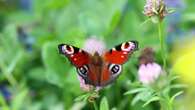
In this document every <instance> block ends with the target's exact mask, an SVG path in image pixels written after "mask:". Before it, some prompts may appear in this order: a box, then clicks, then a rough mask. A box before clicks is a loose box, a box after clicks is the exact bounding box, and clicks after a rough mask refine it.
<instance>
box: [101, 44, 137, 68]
mask: <svg viewBox="0 0 195 110" xmlns="http://www.w3.org/2000/svg"><path fill="white" fill-rule="evenodd" d="M137 49H138V42H137V41H129V42H124V43H122V44H119V45H117V46H115V47H114V48H112V49H110V50H109V51H107V52H106V53H105V54H104V59H105V61H107V62H110V63H113V64H124V63H125V62H126V61H127V60H128V58H129V55H131V54H132V53H133V52H134V51H135V50H137Z"/></svg>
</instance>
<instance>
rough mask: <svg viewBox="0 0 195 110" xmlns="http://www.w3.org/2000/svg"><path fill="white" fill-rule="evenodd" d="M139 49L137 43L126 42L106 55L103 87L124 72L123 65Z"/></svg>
mask: <svg viewBox="0 0 195 110" xmlns="http://www.w3.org/2000/svg"><path fill="white" fill-rule="evenodd" d="M137 49H138V42H137V41H129V42H124V43H122V44H119V45H117V46H115V47H114V48H112V49H110V50H109V51H107V52H106V53H105V54H104V55H103V58H104V62H105V63H104V67H103V69H102V74H101V85H103V86H104V85H107V84H109V83H111V82H112V81H114V80H115V79H116V78H117V77H118V76H119V74H120V73H121V71H122V64H124V63H125V62H127V60H128V59H129V55H131V54H132V53H133V52H134V51H135V50H137Z"/></svg>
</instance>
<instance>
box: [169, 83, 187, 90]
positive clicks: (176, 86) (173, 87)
mask: <svg viewBox="0 0 195 110" xmlns="http://www.w3.org/2000/svg"><path fill="white" fill-rule="evenodd" d="M187 87H188V86H187V85H186V84H173V85H171V86H170V88H171V89H180V88H187Z"/></svg>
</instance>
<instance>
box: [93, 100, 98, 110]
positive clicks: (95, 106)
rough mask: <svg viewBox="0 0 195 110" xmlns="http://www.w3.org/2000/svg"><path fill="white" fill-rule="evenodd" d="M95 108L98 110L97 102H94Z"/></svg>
mask: <svg viewBox="0 0 195 110" xmlns="http://www.w3.org/2000/svg"><path fill="white" fill-rule="evenodd" d="M93 106H94V110H98V106H97V103H96V101H93Z"/></svg>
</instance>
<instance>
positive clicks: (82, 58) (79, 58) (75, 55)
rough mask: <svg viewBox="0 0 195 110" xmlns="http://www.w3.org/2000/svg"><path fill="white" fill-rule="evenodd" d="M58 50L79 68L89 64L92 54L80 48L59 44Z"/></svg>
mask: <svg viewBox="0 0 195 110" xmlns="http://www.w3.org/2000/svg"><path fill="white" fill-rule="evenodd" d="M58 50H59V53H60V54H63V55H65V56H66V57H68V59H69V61H70V62H71V63H72V64H73V65H74V66H75V67H77V68H78V67H81V66H83V65H87V64H88V63H89V60H90V54H89V53H87V52H86V51H84V50H82V49H80V48H77V47H75V46H72V45H67V44H59V45H58Z"/></svg>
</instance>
